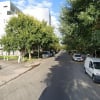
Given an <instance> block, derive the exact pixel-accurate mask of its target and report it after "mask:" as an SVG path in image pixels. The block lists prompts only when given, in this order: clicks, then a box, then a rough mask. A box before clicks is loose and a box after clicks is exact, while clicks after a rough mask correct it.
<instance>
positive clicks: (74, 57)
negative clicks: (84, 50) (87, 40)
mask: <svg viewBox="0 0 100 100" xmlns="http://www.w3.org/2000/svg"><path fill="white" fill-rule="evenodd" d="M72 59H73V60H74V61H83V57H82V55H81V54H77V53H74V54H73V56H72Z"/></svg>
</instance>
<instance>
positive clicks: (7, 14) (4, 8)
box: [0, 1, 21, 55]
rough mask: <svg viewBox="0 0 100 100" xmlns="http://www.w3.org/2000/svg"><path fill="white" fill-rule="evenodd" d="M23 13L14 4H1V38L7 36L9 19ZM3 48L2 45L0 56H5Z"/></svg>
mask: <svg viewBox="0 0 100 100" xmlns="http://www.w3.org/2000/svg"><path fill="white" fill-rule="evenodd" d="M19 12H21V11H20V10H19V9H18V8H17V7H16V6H15V5H14V4H13V3H12V2H10V1H2V2H0V38H2V36H3V35H5V34H6V32H5V27H6V24H7V22H8V21H9V19H10V18H11V17H13V16H17V15H18V13H19ZM2 49H3V47H2V46H1V45H0V55H3V53H4V52H3V50H2Z"/></svg>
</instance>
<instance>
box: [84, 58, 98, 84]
mask: <svg viewBox="0 0 100 100" xmlns="http://www.w3.org/2000/svg"><path fill="white" fill-rule="evenodd" d="M84 70H85V73H87V74H88V75H89V76H90V77H91V78H92V79H93V81H94V82H96V81H99V82H100V58H91V57H87V58H86V60H85V62H84Z"/></svg>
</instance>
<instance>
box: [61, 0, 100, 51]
mask: <svg viewBox="0 0 100 100" xmlns="http://www.w3.org/2000/svg"><path fill="white" fill-rule="evenodd" d="M69 4H70V7H67V6H64V7H63V8H62V11H61V15H60V22H61V27H60V31H61V33H63V37H64V43H66V44H67V45H68V46H67V47H69V48H71V49H76V48H82V49H83V50H85V51H90V50H91V49H89V48H92V47H94V45H95V44H94V43H93V36H94V35H93V34H95V30H96V29H95V27H97V26H98V24H97V23H98V22H99V21H98V19H99V16H100V1H98V0H70V1H69ZM99 41H100V40H99Z"/></svg>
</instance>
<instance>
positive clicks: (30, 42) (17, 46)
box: [1, 14, 59, 57]
mask: <svg viewBox="0 0 100 100" xmlns="http://www.w3.org/2000/svg"><path fill="white" fill-rule="evenodd" d="M55 39H57V38H56V36H55V34H54V32H53V28H52V27H51V26H49V25H47V24H46V22H44V21H43V22H40V21H38V20H37V19H35V18H34V17H31V16H29V15H24V14H18V16H17V17H12V18H11V19H10V20H9V22H8V24H7V26H6V35H4V36H3V37H2V39H1V43H2V45H3V47H4V50H6V51H8V52H9V51H11V50H13V51H15V50H19V51H21V52H24V53H25V52H27V53H29V57H30V56H31V51H32V50H33V48H37V49H40V48H42V49H44V48H48V49H49V48H50V45H51V44H54V43H55V42H57V43H59V42H58V41H55V42H53V41H54V40H55ZM38 47H39V48H38Z"/></svg>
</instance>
